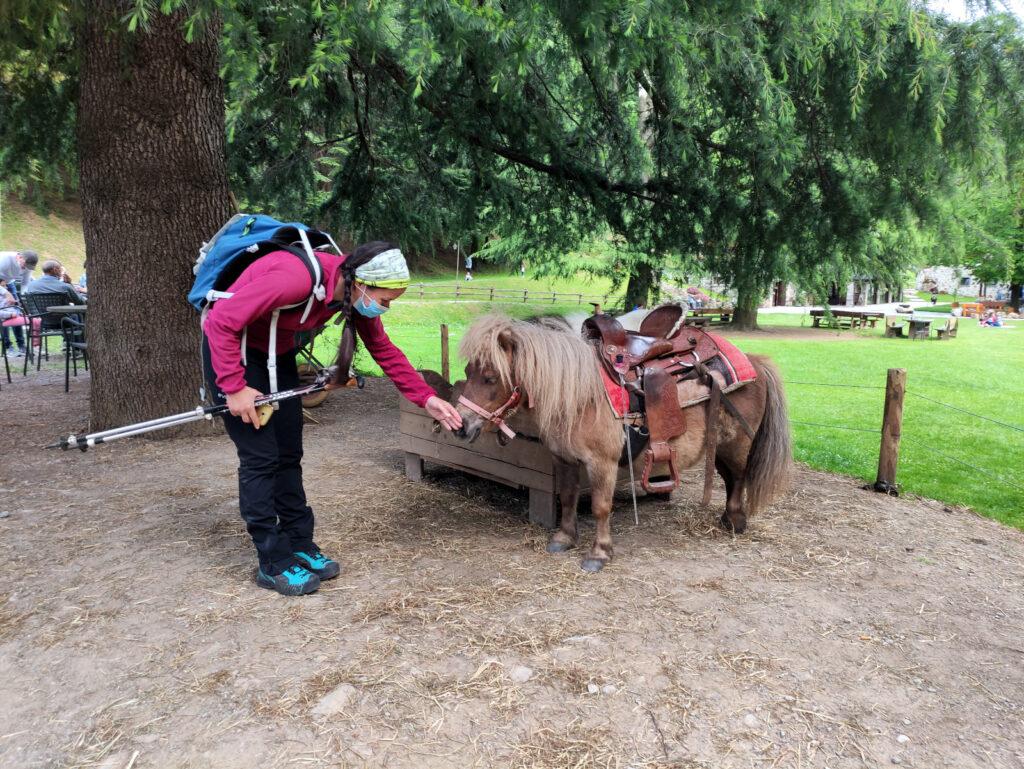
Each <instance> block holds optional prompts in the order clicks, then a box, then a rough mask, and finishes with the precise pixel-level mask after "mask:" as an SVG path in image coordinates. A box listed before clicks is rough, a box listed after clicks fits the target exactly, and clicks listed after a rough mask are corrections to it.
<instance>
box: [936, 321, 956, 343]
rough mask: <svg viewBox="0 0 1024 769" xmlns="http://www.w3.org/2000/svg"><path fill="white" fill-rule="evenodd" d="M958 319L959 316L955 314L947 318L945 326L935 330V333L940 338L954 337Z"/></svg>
mask: <svg viewBox="0 0 1024 769" xmlns="http://www.w3.org/2000/svg"><path fill="white" fill-rule="evenodd" d="M958 321H959V318H957V317H956V316H953V315H951V316H950V317H948V318H946V322H945V323H944V324H943V326H942V327H941V328H937V329H936V330H935V335H936V336H937V337H938V338H939V339H953V338H954V337H956V327H957V322H958Z"/></svg>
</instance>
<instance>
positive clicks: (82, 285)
mask: <svg viewBox="0 0 1024 769" xmlns="http://www.w3.org/2000/svg"><path fill="white" fill-rule="evenodd" d="M78 293H80V294H87V293H89V286H88V284H87V283H86V281H85V270H82V277H80V278H79V279H78Z"/></svg>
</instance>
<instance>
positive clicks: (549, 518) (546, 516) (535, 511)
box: [530, 489, 558, 529]
mask: <svg viewBox="0 0 1024 769" xmlns="http://www.w3.org/2000/svg"><path fill="white" fill-rule="evenodd" d="M530 523H536V524H538V525H539V526H543V527H544V528H545V529H553V528H555V526H557V525H558V503H557V501H556V497H555V495H554V494H553V493H552V492H549V491H541V490H540V489H530Z"/></svg>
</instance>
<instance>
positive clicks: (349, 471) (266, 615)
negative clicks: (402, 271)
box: [0, 374, 1024, 769]
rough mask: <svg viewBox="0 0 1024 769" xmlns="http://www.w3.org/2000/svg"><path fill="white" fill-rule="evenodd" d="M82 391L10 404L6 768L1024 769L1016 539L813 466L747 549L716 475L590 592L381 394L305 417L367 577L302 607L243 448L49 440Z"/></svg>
mask: <svg viewBox="0 0 1024 769" xmlns="http://www.w3.org/2000/svg"><path fill="white" fill-rule="evenodd" d="M86 389H87V388H86V384H85V380H84V379H82V378H80V379H79V380H78V381H76V382H75V383H74V384H73V386H72V393H71V395H69V396H65V395H64V393H63V392H62V382H61V381H60V380H59V379H58V378H57V376H55V375H49V374H44V375H43V376H41V377H39V378H31V377H30V378H29V379H28V380H22V379H21V378H20V377H17V376H16V377H15V383H14V384H13V385H7V384H6V383H4V384H3V390H2V392H0V408H2V413H3V424H4V430H3V433H4V438H5V443H6V447H7V448H6V451H5V456H6V459H5V462H4V464H3V468H2V470H0V513H2V512H5V511H6V512H9V515H8V516H7V517H3V518H0V542H2V543H3V544H4V551H5V552H4V557H3V559H2V560H0V766H2V767H18V768H20V767H71V766H102V767H108V768H109V769H127V767H135V768H137V769H142V768H143V767H197V768H198V767H226V768H227V769H233V768H234V767H239V768H241V767H251V766H260V767H277V766H299V767H318V766H325V767H362V766H368V767H393V768H394V769H400V768H405V767H409V768H410V769H411V768H415V769H433V768H434V767H438V768H440V767H475V766H480V767H492V766H493V767H514V768H517V769H519V768H525V767H559V768H569V767H590V766H599V767H621V768H622V769H626V768H627V767H630V768H635V769H639V768H640V767H644V768H647V769H654V768H667V767H676V768H678V769H698V767H699V768H701V769H712V768H714V769H725V768H730V767H832V768H834V769H840V768H842V767H876V766H877V767H881V766H890V765H892V764H902V765H904V766H908V767H927V768H929V769H932V768H936V767H956V768H957V769H971V768H973V767H979V768H980V767H1022V766H1024V611H1022V607H1024V593H1022V587H1024V540H1022V537H1021V534H1020V532H1016V531H1013V530H1010V529H1007V528H1004V527H1002V526H1000V525H998V524H995V523H993V522H991V521H988V520H983V519H980V518H978V517H975V516H974V515H972V514H970V513H969V512H965V511H962V510H950V509H948V508H945V507H944V506H943V505H942V504H939V503H935V502H930V501H922V500H915V499H893V498H888V497H884V496H880V495H876V494H873V493H870V492H865V491H862V490H860V489H859V488H858V487H857V485H856V484H855V483H854V482H853V481H851V480H849V479H845V478H840V477H836V476H831V475H827V474H823V473H819V472H813V471H810V470H807V469H801V470H800V472H799V476H798V478H797V484H796V488H795V490H794V491H793V492H792V493H791V494H790V495H789V496H788V497H787V498H786V499H785V500H783V501H782V502H781V503H780V504H778V505H776V506H775V507H773V508H772V509H770V510H768V511H767V512H766V513H764V514H763V515H761V516H759V517H758V518H755V519H754V520H753V522H752V525H751V527H750V530H749V533H748V534H746V535H743V536H739V537H734V536H732V535H729V534H726V533H724V532H723V531H721V530H719V529H718V528H716V527H715V525H714V524H713V521H714V520H715V519H717V517H718V515H719V511H718V510H717V509H716V510H715V511H713V512H712V511H702V510H700V509H699V508H698V506H697V501H698V498H699V492H700V483H699V476H692V477H691V478H690V479H689V480H690V483H689V485H688V487H687V488H686V489H685V490H684V491H682V492H681V493H679V494H677V498H676V499H675V500H674V501H673V502H671V503H664V502H655V501H651V500H647V501H643V500H642V501H641V505H640V525H639V526H637V525H634V523H633V521H632V515H631V511H630V510H629V503H628V501H627V499H625V498H623V499H620V500H619V501H618V503H617V511H618V514H617V518H616V526H615V533H616V544H617V550H616V560H615V561H614V562H613V564H612V566H611V567H609V568H607V569H605V570H604V571H603V572H601V573H600V574H598V575H588V574H585V573H583V572H582V571H581V570H580V569H579V566H578V563H579V554H578V553H577V554H570V555H567V556H551V555H548V554H546V553H545V552H544V544H545V541H546V533H545V532H544V531H542V530H540V529H538V528H536V527H533V526H531V525H529V524H528V523H527V522H526V496H525V494H524V493H519V492H514V491H511V490H507V489H504V488H500V487H497V486H495V485H493V484H491V483H488V482H484V481H479V480H474V479H471V478H468V477H466V476H463V475H460V474H458V473H454V472H451V471H442V470H438V469H436V468H435V469H434V470H433V471H431V470H430V466H429V465H428V478H427V480H426V481H425V482H423V483H419V484H414V483H410V482H408V481H406V480H405V478H404V476H403V473H402V454H401V452H400V451H399V450H398V447H397V439H396V429H397V414H398V412H397V408H396V405H395V404H396V398H397V396H396V394H395V392H394V390H393V389H392V387H391V386H390V384H387V383H384V382H380V381H372V382H371V383H370V384H369V385H368V387H367V389H366V390H365V391H363V392H356V391H346V392H342V393H337V394H335V395H332V398H331V399H330V400H329V401H328V403H327V404H326V405H325V406H324V407H323V408H321V409H319V410H318V411H317V412H316V416H317V418H318V419H320V420H321V421H322V423H321V424H319V425H313V426H308V427H307V434H306V462H305V468H306V487H307V490H308V492H309V496H310V498H311V503H312V504H313V506H314V509H315V510H316V512H317V516H318V524H319V525H318V528H317V531H318V537H317V538H318V540H319V543H320V545H321V546H322V547H323V548H324V550H326V551H327V552H328V553H331V554H334V555H336V556H338V557H339V558H340V560H341V561H342V562H343V564H344V572H343V574H342V576H341V577H340V578H339V579H337V580H335V581H333V582H330V583H327V584H326V586H325V587H324V589H322V590H321V591H320V592H319V593H318V594H316V595H314V596H311V597H308V598H303V599H295V598H284V597H281V596H278V595H276V594H273V593H270V592H268V591H265V590H261V589H259V588H257V587H256V586H255V585H254V584H253V582H252V575H253V569H254V566H255V558H254V553H253V550H252V547H251V545H250V544H249V543H248V541H247V538H246V535H245V532H244V530H243V528H242V524H241V521H240V519H239V517H238V512H237V502H236V486H235V483H236V481H235V459H234V455H233V450H232V446H231V444H230V442H229V441H228V440H227V438H226V437H222V436H216V437H204V438H192V439H181V440H175V441H146V440H131V441H125V442H122V443H118V444H113V445H111V446H108V447H101V448H99V449H96V450H94V451H90V452H89V453H87V454H81V453H79V452H68V453H61V452H57V451H43V450H41V449H39V448H37V447H39V446H41V445H42V444H44V443H47V442H49V441H51V440H52V439H54V438H56V437H57V436H58V435H60V434H62V433H68V432H71V431H74V430H77V429H80V428H81V427H82V425H83V424H84V417H85V392H86ZM715 504H716V508H717V507H718V506H720V505H721V504H722V496H721V491H720V490H719V492H718V495H717V496H716V503H715ZM589 526H590V524H589V519H588V518H584V533H585V535H589V533H590V531H591V529H590V528H589ZM329 693H330V695H329ZM327 695H329V696H327Z"/></svg>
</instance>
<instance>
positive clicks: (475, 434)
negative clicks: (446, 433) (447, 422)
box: [452, 409, 484, 443]
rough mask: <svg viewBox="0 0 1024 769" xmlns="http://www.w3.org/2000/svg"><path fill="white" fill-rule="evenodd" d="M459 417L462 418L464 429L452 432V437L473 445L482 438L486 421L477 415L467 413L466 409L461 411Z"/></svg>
mask: <svg viewBox="0 0 1024 769" xmlns="http://www.w3.org/2000/svg"><path fill="white" fill-rule="evenodd" d="M459 415H460V416H461V417H462V427H460V428H459V429H458V430H452V435H454V436H455V437H456V438H461V439H462V440H466V441H469V442H470V443H472V442H473V441H475V440H476V439H477V438H479V437H480V431H481V430H483V427H484V421H483V420H482V419H481V418H480V417H479V416H477V415H476V414H473V413H470V412H467V411H466V410H465V409H459Z"/></svg>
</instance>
